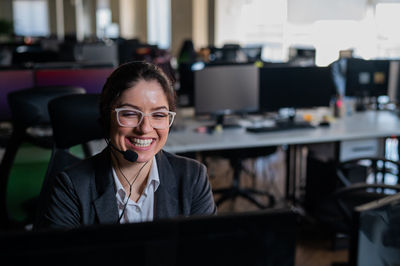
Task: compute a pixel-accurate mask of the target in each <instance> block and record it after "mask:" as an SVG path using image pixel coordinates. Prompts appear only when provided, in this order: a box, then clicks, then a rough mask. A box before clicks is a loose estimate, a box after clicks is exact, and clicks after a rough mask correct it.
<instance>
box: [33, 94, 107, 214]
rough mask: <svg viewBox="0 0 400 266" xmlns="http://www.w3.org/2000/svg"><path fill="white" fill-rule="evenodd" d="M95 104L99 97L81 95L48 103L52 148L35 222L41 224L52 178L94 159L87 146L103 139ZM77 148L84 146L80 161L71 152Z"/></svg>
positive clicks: (96, 95)
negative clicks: (81, 162)
mask: <svg viewBox="0 0 400 266" xmlns="http://www.w3.org/2000/svg"><path fill="white" fill-rule="evenodd" d="M98 101H99V95H98V94H82V95H66V96H63V97H59V98H57V99H54V100H52V101H50V102H49V106H48V107H49V114H50V119H51V124H52V128H53V138H54V145H53V148H52V154H51V158H50V162H49V165H48V169H47V172H46V176H45V179H44V182H43V185H42V190H41V192H40V196H39V203H38V207H37V220H36V221H40V219H41V217H42V215H43V212H44V211H43V210H44V209H45V206H46V202H47V199H48V197H49V188H50V187H51V186H52V183H53V181H54V177H55V175H56V174H57V173H58V172H60V171H62V170H63V169H65V168H66V167H67V166H70V165H72V164H74V163H76V162H79V161H80V160H82V159H84V158H87V157H89V156H92V155H94V154H95V153H96V151H92V150H90V147H89V146H88V145H87V143H89V142H90V141H92V140H99V139H103V138H104V134H103V132H104V131H103V128H102V127H101V124H100V120H99V118H100V112H99V108H98ZM78 145H82V146H83V147H82V148H83V151H84V155H83V158H82V157H80V156H78V155H77V154H74V153H73V151H72V150H71V148H73V147H75V146H78Z"/></svg>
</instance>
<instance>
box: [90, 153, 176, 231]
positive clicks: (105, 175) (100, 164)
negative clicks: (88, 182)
mask: <svg viewBox="0 0 400 266" xmlns="http://www.w3.org/2000/svg"><path fill="white" fill-rule="evenodd" d="M97 156H99V159H98V160H96V165H95V169H96V170H95V184H96V192H97V195H96V196H95V200H94V201H93V204H94V208H95V210H96V214H97V218H98V220H99V223H102V224H103V223H108V224H110V223H116V222H117V220H118V206H117V201H116V199H115V190H114V181H113V177H112V171H111V158H110V151H109V149H108V148H106V149H104V150H103V151H102V152H101V153H100V154H99V155H97ZM156 160H157V168H158V175H159V178H160V185H159V187H158V189H157V191H156V193H155V215H154V217H155V218H156V219H162V218H169V217H174V216H177V215H179V208H180V206H179V194H178V177H177V176H175V172H174V169H173V166H172V165H171V164H170V162H169V160H168V158H167V156H166V154H165V152H164V151H162V150H161V151H160V152H159V153H158V154H157V155H156Z"/></svg>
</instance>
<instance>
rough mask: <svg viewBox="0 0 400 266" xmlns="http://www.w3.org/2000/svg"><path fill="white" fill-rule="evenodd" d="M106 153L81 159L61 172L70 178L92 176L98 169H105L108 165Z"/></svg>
mask: <svg viewBox="0 0 400 266" xmlns="http://www.w3.org/2000/svg"><path fill="white" fill-rule="evenodd" d="M108 157H109V156H107V152H106V151H102V152H100V153H98V154H96V155H93V156H91V157H89V158H86V159H83V160H81V161H79V162H77V163H75V164H72V165H71V166H69V167H67V168H65V169H64V170H63V171H62V172H63V173H65V174H66V175H68V176H70V177H78V178H79V177H82V176H90V175H94V174H95V172H96V171H99V169H101V168H104V167H106V166H107V165H108V164H109V163H108Z"/></svg>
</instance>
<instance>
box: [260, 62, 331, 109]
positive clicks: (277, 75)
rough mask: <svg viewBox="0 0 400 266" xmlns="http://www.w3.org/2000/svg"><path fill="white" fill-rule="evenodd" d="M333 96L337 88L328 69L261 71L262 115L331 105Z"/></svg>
mask: <svg viewBox="0 0 400 266" xmlns="http://www.w3.org/2000/svg"><path fill="white" fill-rule="evenodd" d="M333 95H335V87H334V83H333V79H332V74H331V70H330V68H329V67H290V66H289V67H287V66H286V67H285V66H276V67H275V66H273V65H269V66H267V67H263V68H260V96H259V101H260V103H259V106H260V110H261V111H263V112H272V111H278V110H279V109H282V108H295V109H296V108H313V107H321V106H329V105H330V101H331V98H332V96H333Z"/></svg>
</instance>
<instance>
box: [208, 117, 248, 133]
mask: <svg viewBox="0 0 400 266" xmlns="http://www.w3.org/2000/svg"><path fill="white" fill-rule="evenodd" d="M238 128H242V126H240V125H239V124H232V123H229V124H228V123H226V122H225V114H216V115H215V124H213V125H208V126H207V132H214V131H222V130H224V129H238Z"/></svg>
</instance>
